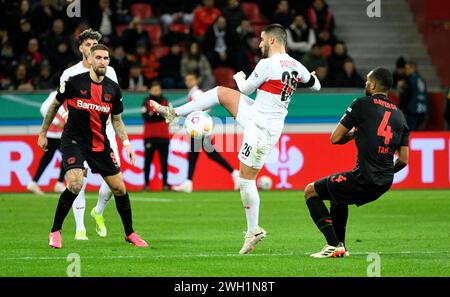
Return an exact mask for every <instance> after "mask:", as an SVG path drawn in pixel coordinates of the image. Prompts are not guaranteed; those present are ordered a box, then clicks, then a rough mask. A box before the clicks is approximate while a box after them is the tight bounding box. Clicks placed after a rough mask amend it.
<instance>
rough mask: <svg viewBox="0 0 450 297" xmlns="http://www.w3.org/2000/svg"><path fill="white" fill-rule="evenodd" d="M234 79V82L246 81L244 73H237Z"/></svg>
mask: <svg viewBox="0 0 450 297" xmlns="http://www.w3.org/2000/svg"><path fill="white" fill-rule="evenodd" d="M233 79H234V80H238V79H245V73H244V71H239V72H238V73H236V74H235V75H233Z"/></svg>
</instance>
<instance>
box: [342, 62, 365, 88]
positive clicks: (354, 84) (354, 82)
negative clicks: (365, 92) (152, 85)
mask: <svg viewBox="0 0 450 297" xmlns="http://www.w3.org/2000/svg"><path fill="white" fill-rule="evenodd" d="M343 70H344V71H342V72H339V74H338V75H337V76H336V79H335V86H336V87H338V88H363V87H364V85H365V82H364V80H363V78H362V77H361V75H360V74H359V73H358V72H357V71H356V68H355V64H353V60H352V59H350V58H348V59H347V60H345V62H344V66H343Z"/></svg>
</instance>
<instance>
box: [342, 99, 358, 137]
mask: <svg viewBox="0 0 450 297" xmlns="http://www.w3.org/2000/svg"><path fill="white" fill-rule="evenodd" d="M360 105H361V100H359V99H355V100H353V102H352V104H351V105H350V106H349V107H348V108H347V111H346V112H345V114H344V115H343V116H342V118H341V121H340V123H341V124H342V125H343V126H344V127H345V128H347V129H349V130H350V129H352V128H353V127H357V126H358V124H359V107H360Z"/></svg>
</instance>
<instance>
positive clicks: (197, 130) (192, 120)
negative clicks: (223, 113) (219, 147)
mask: <svg viewBox="0 0 450 297" xmlns="http://www.w3.org/2000/svg"><path fill="white" fill-rule="evenodd" d="M184 127H185V128H186V132H187V134H188V135H189V136H191V137H194V138H202V137H204V136H208V135H210V134H211V133H212V129H213V120H212V118H211V116H210V115H209V114H208V113H207V112H204V111H194V112H191V113H190V114H189V115H188V116H187V117H186V120H185V122H184Z"/></svg>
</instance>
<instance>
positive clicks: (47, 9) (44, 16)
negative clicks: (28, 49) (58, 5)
mask: <svg viewBox="0 0 450 297" xmlns="http://www.w3.org/2000/svg"><path fill="white" fill-rule="evenodd" d="M57 16H58V15H57V11H56V10H55V9H54V8H53V6H52V5H51V0H41V1H40V3H39V4H38V5H37V6H36V7H35V8H34V9H33V10H32V12H31V25H32V26H33V30H34V32H35V33H36V35H37V36H40V35H42V34H45V33H46V32H47V31H48V30H49V29H50V27H51V26H52V23H53V20H54V19H55V18H57Z"/></svg>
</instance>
